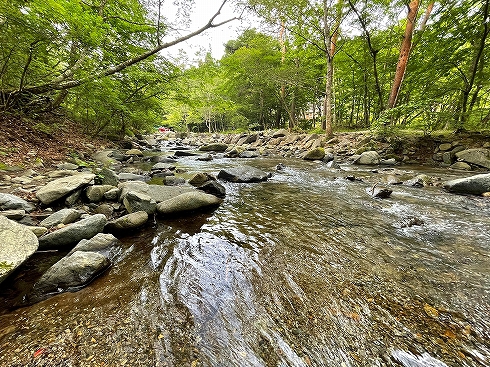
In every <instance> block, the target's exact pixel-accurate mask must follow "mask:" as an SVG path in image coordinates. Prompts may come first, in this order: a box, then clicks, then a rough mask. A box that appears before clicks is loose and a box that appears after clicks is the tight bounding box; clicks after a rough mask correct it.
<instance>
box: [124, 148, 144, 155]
mask: <svg viewBox="0 0 490 367" xmlns="http://www.w3.org/2000/svg"><path fill="white" fill-rule="evenodd" d="M126 155H136V156H138V157H142V156H143V152H142V151H141V150H139V149H129V150H128V151H126Z"/></svg>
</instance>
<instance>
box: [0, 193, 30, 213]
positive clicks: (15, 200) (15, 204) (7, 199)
mask: <svg viewBox="0 0 490 367" xmlns="http://www.w3.org/2000/svg"><path fill="white" fill-rule="evenodd" d="M11 209H12V210H17V209H19V210H25V211H26V212H32V211H33V210H34V206H33V205H32V204H30V203H28V202H27V201H25V200H24V199H21V198H20V197H18V196H15V195H12V194H3V193H0V210H11Z"/></svg>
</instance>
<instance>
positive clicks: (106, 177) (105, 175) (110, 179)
mask: <svg viewBox="0 0 490 367" xmlns="http://www.w3.org/2000/svg"><path fill="white" fill-rule="evenodd" d="M100 176H101V177H102V180H101V184H102V185H110V186H117V185H118V184H119V179H118V178H117V173H116V172H114V171H113V170H111V169H109V168H102V170H101V171H100Z"/></svg>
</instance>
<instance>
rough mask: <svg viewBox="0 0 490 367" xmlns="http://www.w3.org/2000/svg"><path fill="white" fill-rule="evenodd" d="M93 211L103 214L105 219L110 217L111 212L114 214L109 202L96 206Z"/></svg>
mask: <svg viewBox="0 0 490 367" xmlns="http://www.w3.org/2000/svg"><path fill="white" fill-rule="evenodd" d="M94 213H97V214H104V215H105V216H106V218H107V219H109V218H110V217H112V214H114V207H113V206H112V205H110V204H105V203H104V204H101V205H99V206H97V208H95V209H94Z"/></svg>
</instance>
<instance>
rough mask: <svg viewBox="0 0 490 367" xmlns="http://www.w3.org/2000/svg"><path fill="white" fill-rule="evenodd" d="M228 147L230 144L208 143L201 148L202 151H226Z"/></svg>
mask: <svg viewBox="0 0 490 367" xmlns="http://www.w3.org/2000/svg"><path fill="white" fill-rule="evenodd" d="M226 149H228V144H223V143H212V144H207V145H203V146H201V147H200V148H199V150H200V151H201V152H224V151H225V150H226Z"/></svg>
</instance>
